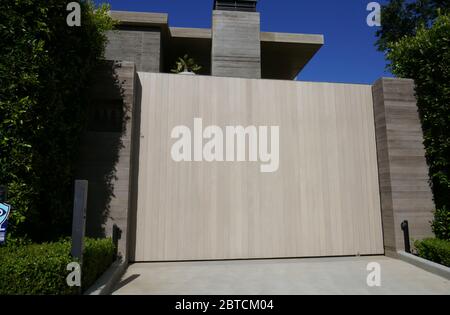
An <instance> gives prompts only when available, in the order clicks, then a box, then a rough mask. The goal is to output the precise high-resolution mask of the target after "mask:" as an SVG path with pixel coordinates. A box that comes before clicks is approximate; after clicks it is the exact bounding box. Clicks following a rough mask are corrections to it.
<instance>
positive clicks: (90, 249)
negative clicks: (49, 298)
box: [0, 239, 115, 295]
mask: <svg viewBox="0 0 450 315" xmlns="http://www.w3.org/2000/svg"><path fill="white" fill-rule="evenodd" d="M70 248H71V243H70V240H64V241H60V242H56V243H44V244H31V245H24V246H15V245H9V246H7V247H4V248H0V295H22V294H24V295H25V294H26V295H28V294H33V295H34V294H38V295H70V294H75V293H76V290H77V289H76V288H74V287H69V286H68V285H67V283H66V278H67V276H68V275H69V273H70V271H67V269H66V268H67V265H68V264H69V263H71V262H73V261H74V260H73V258H72V257H71V255H70ZM114 251H115V249H114V244H113V242H112V240H111V239H101V240H94V239H86V242H85V253H84V258H83V260H84V263H83V266H82V286H83V289H87V288H89V287H90V286H91V285H92V284H93V283H94V282H95V280H96V279H97V278H99V277H100V276H101V275H102V273H103V272H105V270H106V269H107V268H108V267H109V266H110V265H111V263H112V262H113V255H114Z"/></svg>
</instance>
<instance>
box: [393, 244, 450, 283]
mask: <svg viewBox="0 0 450 315" xmlns="http://www.w3.org/2000/svg"><path fill="white" fill-rule="evenodd" d="M396 258H397V259H400V260H403V261H404V262H407V263H410V264H412V265H414V266H416V267H419V268H421V269H424V270H426V271H428V272H431V273H433V274H435V275H438V276H441V277H443V278H446V279H447V280H450V268H448V267H445V266H443V265H440V264H437V263H434V262H432V261H429V260H426V259H423V258H420V257H418V256H415V255H412V254H408V253H406V252H404V251H399V252H397V257H396Z"/></svg>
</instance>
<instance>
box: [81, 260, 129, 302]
mask: <svg viewBox="0 0 450 315" xmlns="http://www.w3.org/2000/svg"><path fill="white" fill-rule="evenodd" d="M127 267H128V263H126V262H124V261H119V260H116V261H115V262H114V263H113V264H112V265H111V267H109V268H108V270H106V271H105V273H103V275H102V276H101V277H100V278H99V279H98V280H97V281H95V283H94V284H93V285H92V286H91V287H90V288H89V289H88V290H86V292H85V293H84V295H108V294H111V292H112V290H113V288H114V285H115V284H116V283H117V282H118V281H119V280H120V278H121V277H122V276H123V274H124V273H125V271H126V270H127Z"/></svg>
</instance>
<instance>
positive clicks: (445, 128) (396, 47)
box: [387, 14, 450, 239]
mask: <svg viewBox="0 0 450 315" xmlns="http://www.w3.org/2000/svg"><path fill="white" fill-rule="evenodd" d="M387 58H388V60H390V61H391V64H390V68H391V70H392V72H393V73H394V74H395V75H397V76H399V77H405V78H412V79H414V81H415V83H416V95H417V102H418V103H417V105H418V108H419V114H420V118H421V121H422V127H423V132H424V144H425V148H426V157H427V162H428V165H429V168H430V177H431V182H432V188H433V192H434V200H435V203H436V206H437V208H438V209H439V210H438V211H437V212H436V216H435V222H434V223H433V227H434V231H435V233H436V234H437V236H438V237H440V238H444V239H448V236H449V231H450V226H449V220H448V218H449V215H448V211H449V210H450V15H448V14H447V15H439V16H438V17H437V18H436V19H435V21H434V23H433V25H432V26H430V27H428V26H426V25H422V26H421V27H419V28H418V29H417V31H416V34H415V35H414V36H409V37H403V38H402V39H400V40H399V41H397V42H393V43H390V44H389V45H388V53H387Z"/></svg>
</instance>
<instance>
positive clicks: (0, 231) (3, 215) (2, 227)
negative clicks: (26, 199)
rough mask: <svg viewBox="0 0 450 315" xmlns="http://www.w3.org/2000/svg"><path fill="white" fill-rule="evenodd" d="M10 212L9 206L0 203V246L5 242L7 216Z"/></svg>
mask: <svg viewBox="0 0 450 315" xmlns="http://www.w3.org/2000/svg"><path fill="white" fill-rule="evenodd" d="M10 211H11V206H10V205H8V204H6V203H0V245H2V244H4V243H5V242H6V228H7V226H8V216H9V212H10Z"/></svg>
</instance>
